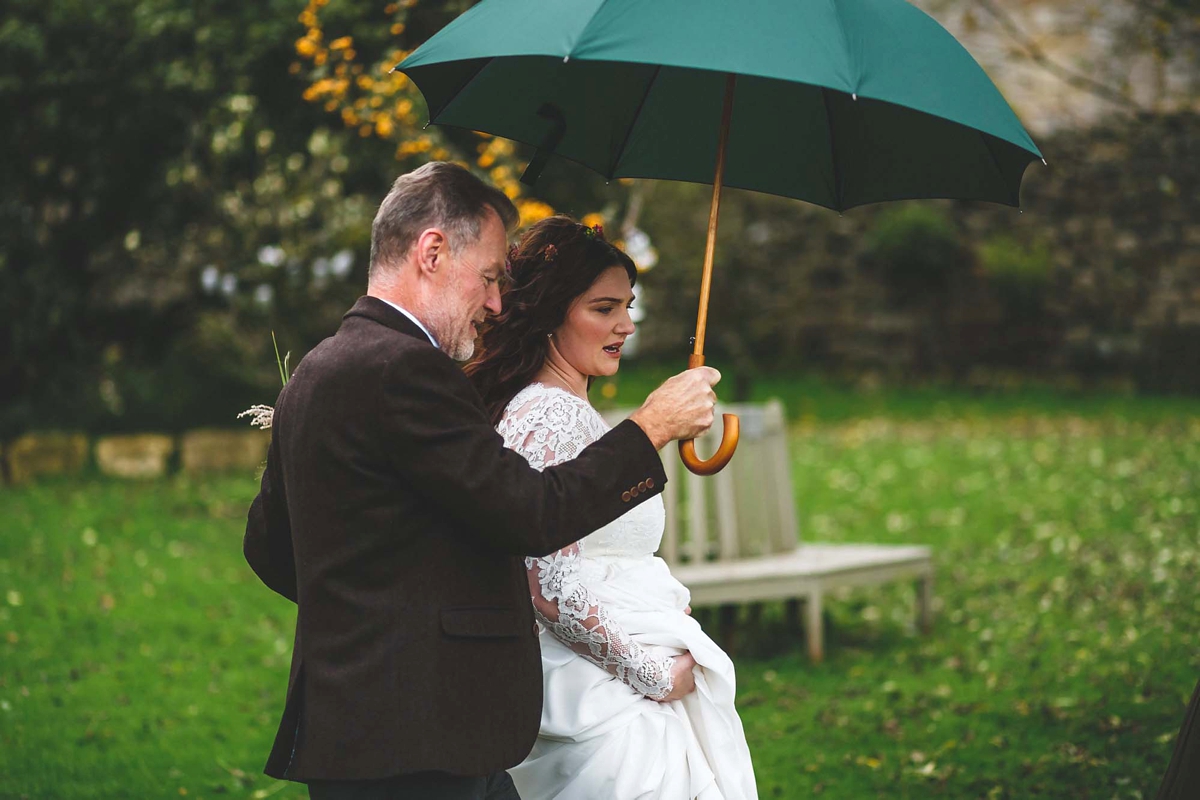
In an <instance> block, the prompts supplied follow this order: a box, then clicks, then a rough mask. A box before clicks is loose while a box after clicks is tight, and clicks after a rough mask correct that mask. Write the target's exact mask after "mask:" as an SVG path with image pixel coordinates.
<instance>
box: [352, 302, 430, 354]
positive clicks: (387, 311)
mask: <svg viewBox="0 0 1200 800" xmlns="http://www.w3.org/2000/svg"><path fill="white" fill-rule="evenodd" d="M351 317H366V318H367V319H369V320H371V321H372V322H378V323H379V324H380V325H383V326H385V327H388V328H391V329H392V330H394V331H396V332H397V333H403V334H404V335H405V336H411V337H413V338H414V339H419V340H421V341H422V342H426V343H428V344H429V345H430V346H431V347H432V346H433V342H430V341H429V337H428V336H426V335H425V331H423V330H421V328H420V327H419V326H418V325H417V324H416V323H414V322H413V321H412V320H411V319H409V318H408V317H406V316H404V315H403V314H401V313H400V312H399V311H397V310H396V309H394V308H392V306H390V305H388V304H387V303H385V302H384V301H382V300H380V299H379V298H378V297H371V296H370V295H364V296H363V297H360V298H358V301H357V302H355V304H354V305H353V306H352V307H351V309H350V310H349V311H347V312H346V313H345V314H344V315H343V316H342V322H343V323H344V322H346V321H347V320H349V319H350V318H351Z"/></svg>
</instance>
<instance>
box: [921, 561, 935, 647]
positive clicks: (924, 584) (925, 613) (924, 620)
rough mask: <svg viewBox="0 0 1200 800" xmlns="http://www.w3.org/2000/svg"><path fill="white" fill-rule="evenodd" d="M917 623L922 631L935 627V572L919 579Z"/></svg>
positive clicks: (925, 631)
mask: <svg viewBox="0 0 1200 800" xmlns="http://www.w3.org/2000/svg"><path fill="white" fill-rule="evenodd" d="M917 625H918V626H920V629H921V633H929V631H930V630H932V629H933V573H932V572H930V573H929V574H927V575H925V576H924V577H922V578H920V579H919V580H917Z"/></svg>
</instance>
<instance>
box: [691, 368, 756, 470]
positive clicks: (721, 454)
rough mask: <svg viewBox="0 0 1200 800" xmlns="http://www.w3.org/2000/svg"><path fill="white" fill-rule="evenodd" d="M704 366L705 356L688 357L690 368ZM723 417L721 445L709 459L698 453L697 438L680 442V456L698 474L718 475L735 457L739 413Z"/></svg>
mask: <svg viewBox="0 0 1200 800" xmlns="http://www.w3.org/2000/svg"><path fill="white" fill-rule="evenodd" d="M702 366H704V356H701V355H696V354H695V353H693V354H692V355H691V356H690V357H689V358H688V369H696V368H697V367H702ZM721 419H722V420H723V421H724V422H725V431H724V433H722V434H721V446H720V447H718V448H717V452H715V453H713V456H712V458H710V459H708V460H707V461H705V460H704V459H702V458H700V457H699V456H698V455H696V440H695V439H681V440H680V442H679V457H680V458H681V459H683V465H684V466H685V467H687V468H688V470H689V471H691V472H693V473H695V474H696V475H716V474H717V473H718V472H720V471H721V470H723V469H725V465H726V464H728V463H729V459H731V458H733V454H734V451H736V450H737V446H738V438H739V437H740V436H741V423H740V422H739V421H738V418H737V414H722V415H721Z"/></svg>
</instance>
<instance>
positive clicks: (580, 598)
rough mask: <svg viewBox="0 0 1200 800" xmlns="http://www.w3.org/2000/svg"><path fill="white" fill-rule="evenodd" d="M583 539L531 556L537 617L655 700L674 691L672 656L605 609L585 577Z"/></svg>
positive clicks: (569, 643) (578, 650) (573, 646)
mask: <svg viewBox="0 0 1200 800" xmlns="http://www.w3.org/2000/svg"><path fill="white" fill-rule="evenodd" d="M580 558H581V548H580V543H579V542H576V543H575V544H573V545H571V546H569V547H564V548H563V549H562V550H559V551H558V552H556V553H552V554H551V555H548V556H546V557H544V558H526V559H525V566H526V567H527V568H528V569H529V593H530V595H531V596H532V597H533V609H534V612H535V614H536V615H537V618H538V621H539V622H541V623H542V624H543V625H545V626H546V629H547V630H549V631H550V633H552V634H553V635H554V637H555V638H556V639H558V640H559V641H561V642H562V643H563V644H565V645H566V646H567V647H569V648H571V649H572V650H574V651H575V652H576V653H578V654H579V655H581V656H583V657H584V658H586V659H587V660H588V661H591V662H592V663H593V664H595V665H596V666H598V667H600V668H601V669H605V670H607V671H608V672H611V673H612V674H613V675H615V676H617V678H619V679H620V680H621V681H622V682H623V683H626V684H628V685H629V686H631V687H632V688H633V689H634V690H636V691H638V692H641V693H642V694H644V695H646V696H647V697H649V698H650V699H651V700H661V699H663V698H664V697H666V696H667V695H669V694H670V693H671V690H672V689H673V688H674V681H673V680H672V676H671V666H672V664H673V661H674V659H672V658H671V657H670V656H652V655H650V654H648V653H647V652H646V651H645V650H643V649H642V647H641V646H640V645H638V643H637V642H635V641H634V640H633V639H632V638H631V637H630V636H629V634H628V633H626V632H625V630H624V629H623V628H622V627H621V626H620V625H618V624H617V623H616V622H615V621H614V620H613V619H612V618H611V617H610V616H609V615H608V612H607V611H605V609H604V606H603V605H601V604H600V602H599V601H598V600H596V598H595V596H593V595H592V593H591V592H589V591H588V589H587V587H586V586H584V585H583V583H582V582H581V581H580V567H581V564H580Z"/></svg>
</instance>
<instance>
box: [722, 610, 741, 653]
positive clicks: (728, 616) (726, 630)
mask: <svg viewBox="0 0 1200 800" xmlns="http://www.w3.org/2000/svg"><path fill="white" fill-rule="evenodd" d="M717 616H718V618H719V620H720V622H719V623H718V626H719V627H720V629H721V644H722V645H723V646H724V649H725V652H726V653H727V654H728V655H730V656H732V655H733V654H734V651H735V650H737V645H738V642H737V629H738V624H737V622H738V607H737V606H736V605H734V604H733V603H725V604H723V605H721V606H720V608H719V609H718V610H717Z"/></svg>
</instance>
